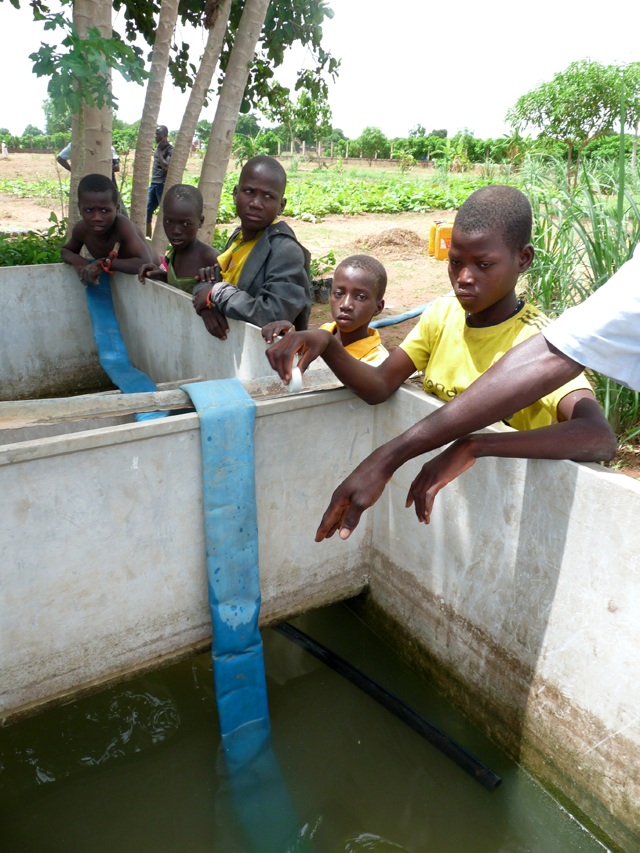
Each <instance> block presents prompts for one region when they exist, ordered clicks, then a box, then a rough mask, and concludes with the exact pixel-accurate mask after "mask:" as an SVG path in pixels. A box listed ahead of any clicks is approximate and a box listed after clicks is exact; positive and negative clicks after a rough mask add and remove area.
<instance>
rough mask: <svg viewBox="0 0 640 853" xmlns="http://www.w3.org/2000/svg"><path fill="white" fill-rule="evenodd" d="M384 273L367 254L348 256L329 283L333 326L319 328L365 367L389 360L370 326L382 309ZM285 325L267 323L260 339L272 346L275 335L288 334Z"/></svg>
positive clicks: (330, 324)
mask: <svg viewBox="0 0 640 853" xmlns="http://www.w3.org/2000/svg"><path fill="white" fill-rule="evenodd" d="M386 289H387V271H386V270H385V268H384V267H383V266H382V264H381V263H380V262H379V261H377V260H376V259H375V258H372V257H371V256H370V255H351V257H349V258H345V259H344V261H342V262H341V263H339V264H338V266H337V267H336V269H335V272H334V274H333V282H332V284H331V298H330V307H331V316H332V317H333V323H325V324H324V325H322V326H320V328H321V329H325V330H326V331H327V332H330V333H331V334H332V335H333V336H334V337H335V338H336V340H338V341H339V342H340V344H341V345H342V346H343V347H344V348H345V350H346V351H347V352H348V353H349V355H351V356H353V358H357V359H358V360H359V361H365V362H366V363H367V364H373V365H376V364H381V363H382V362H383V361H384V360H385V358H387V357H388V355H389V352H388V351H387V350H386V349H385V347H384V346H383V344H382V340H381V339H380V332H378V330H377V329H370V328H369V323H370V322H371V320H372V319H373V318H374V317H377V316H378V314H379V313H380V312H381V311H382V309H383V308H384V294H385V290H386ZM292 329H293V326H292V324H291V323H287V322H280V323H278V322H276V323H268V324H267V325H266V326H264V327H263V329H262V337H263V338H264V339H265V340H266V341H267V343H269V344H270V343H271V342H272V341H273V340H275V338H276V337H278V335H283V334H286V333H287V332H289V331H291V330H292Z"/></svg>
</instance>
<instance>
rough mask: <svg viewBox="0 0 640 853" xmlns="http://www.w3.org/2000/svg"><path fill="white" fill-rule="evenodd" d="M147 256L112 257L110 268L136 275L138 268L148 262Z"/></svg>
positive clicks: (114, 270)
mask: <svg viewBox="0 0 640 853" xmlns="http://www.w3.org/2000/svg"><path fill="white" fill-rule="evenodd" d="M148 260H149V259H148V258H112V260H111V269H112V270H113V272H124V273H128V274H129V275H137V274H138V270H139V269H140V267H141V266H142V264H145V263H147V262H148Z"/></svg>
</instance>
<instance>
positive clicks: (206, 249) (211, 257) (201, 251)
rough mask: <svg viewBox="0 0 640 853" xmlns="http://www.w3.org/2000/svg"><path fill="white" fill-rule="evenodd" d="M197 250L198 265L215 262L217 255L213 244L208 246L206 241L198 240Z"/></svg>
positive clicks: (208, 264)
mask: <svg viewBox="0 0 640 853" xmlns="http://www.w3.org/2000/svg"><path fill="white" fill-rule="evenodd" d="M197 250H198V263H199V265H200V266H210V265H211V264H213V263H215V261H216V259H217V257H218V252H217V251H216V250H215V249H214V248H213V246H208V245H207V244H206V243H203V242H202V240H198V241H197Z"/></svg>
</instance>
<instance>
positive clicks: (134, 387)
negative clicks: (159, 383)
mask: <svg viewBox="0 0 640 853" xmlns="http://www.w3.org/2000/svg"><path fill="white" fill-rule="evenodd" d="M85 289H86V291H87V305H88V307H89V317H90V318H91V326H92V327H93V336H94V338H95V341H96V347H97V349H98V358H99V360H100V365H101V367H102V369H103V370H104V372H105V373H106V374H107V376H108V377H109V379H110V380H111V381H112V382H113V384H114V385H115V386H116V388H119V389H120V390H121V391H122V393H123V394H135V393H139V392H142V391H157V390H158V389H157V387H156V386H155V384H154V383H153V381H152V380H151V379H150V378H149V377H148V376H147V374H146V373H143V372H142V371H141V370H138V369H137V368H136V367H134V366H133V365H132V364H131V360H130V358H129V353H128V352H127V347H126V345H125V342H124V340H123V338H122V333H121V331H120V326H119V325H118V318H117V317H116V312H115V308H114V307H113V299H112V297H111V284H110V282H109V276H108V275H107V273H106V272H103V273H100V280H99V283H98V284H97V285H93V284H89V285H87V287H86V288H85ZM167 414H168V412H139V413H138V414H137V415H134V417H135V419H136V420H137V421H149V420H153V419H155V418H166V416H167Z"/></svg>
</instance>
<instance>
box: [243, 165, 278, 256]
mask: <svg viewBox="0 0 640 853" xmlns="http://www.w3.org/2000/svg"><path fill="white" fill-rule="evenodd" d="M233 200H234V201H235V204H236V211H237V213H238V216H239V218H240V222H241V224H242V235H243V237H244V239H245V240H251V239H253V237H255V236H256V234H257V233H258V231H262V230H263V229H265V228H266V227H267V225H271V223H272V222H273V220H274V219H275V218H276V216H279V215H280V214H281V213H282V211H283V210H284V207H285V204H286V202H287V200H286V198H285V197H284V196H283V195H282V189H281V187H280V183H279V181H278V180H277V178H276V176H275V175H273V174H272V172H271V171H270V170H269V169H265V168H263V167H260V166H258V167H254V168H249V169H246V168H245V169H244V170H243V171H242V172H241V174H240V181H239V182H238V185H237V186H236V187H234V190H233Z"/></svg>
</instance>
